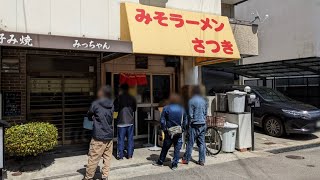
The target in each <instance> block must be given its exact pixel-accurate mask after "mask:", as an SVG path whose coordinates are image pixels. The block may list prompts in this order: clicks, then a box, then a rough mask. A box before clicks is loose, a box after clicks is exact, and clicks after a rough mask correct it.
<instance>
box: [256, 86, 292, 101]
mask: <svg viewBox="0 0 320 180" xmlns="http://www.w3.org/2000/svg"><path fill="white" fill-rule="evenodd" d="M255 91H256V92H258V93H259V94H260V96H261V97H262V98H263V99H264V100H266V101H293V100H292V99H291V98H289V97H287V96H285V95H283V94H282V93H280V92H279V91H277V90H274V89H270V88H257V89H255Z"/></svg>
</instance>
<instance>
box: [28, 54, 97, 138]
mask: <svg viewBox="0 0 320 180" xmlns="http://www.w3.org/2000/svg"><path fill="white" fill-rule="evenodd" d="M45 64H46V65H45ZM95 64H96V60H95V59H78V58H77V59H75V58H65V57H38V56H30V57H28V80H27V83H28V87H27V89H28V101H27V102H28V108H27V110H28V120H29V121H40V122H49V123H51V124H54V125H55V126H56V127H57V128H58V132H59V143H60V144H77V143H87V142H88V141H89V138H90V132H89V131H86V130H85V129H83V127H82V126H83V117H84V116H85V115H86V113H87V111H88V108H89V107H90V104H91V102H92V101H93V100H94V99H95V92H96V73H94V72H95V70H94V69H95ZM39 65H43V66H39ZM39 67H41V68H39ZM68 67H69V68H68ZM72 67H73V68H72ZM74 67H77V68H74ZM62 68H63V69H62ZM89 69H90V70H89Z"/></svg>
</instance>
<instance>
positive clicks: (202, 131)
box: [183, 125, 207, 163]
mask: <svg viewBox="0 0 320 180" xmlns="http://www.w3.org/2000/svg"><path fill="white" fill-rule="evenodd" d="M206 129H207V126H206V125H191V126H190V128H189V140H188V143H187V149H186V152H185V154H184V156H183V159H184V160H186V161H187V162H189V161H190V160H191V154H192V150H193V145H194V142H195V141H196V142H197V146H198V148H199V162H201V163H205V160H206V143H205V135H206Z"/></svg>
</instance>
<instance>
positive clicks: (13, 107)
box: [2, 92, 21, 116]
mask: <svg viewBox="0 0 320 180" xmlns="http://www.w3.org/2000/svg"><path fill="white" fill-rule="evenodd" d="M2 97H3V101H2V102H3V115H4V116H20V115H21V92H3V96H2Z"/></svg>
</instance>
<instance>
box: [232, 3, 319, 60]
mask: <svg viewBox="0 0 320 180" xmlns="http://www.w3.org/2000/svg"><path fill="white" fill-rule="evenodd" d="M256 12H258V13H259V14H260V17H261V19H262V20H263V19H264V18H265V15H267V14H268V15H269V18H268V19H267V20H265V21H264V22H263V23H259V30H258V36H259V56H256V57H251V58H246V59H244V60H243V63H244V64H251V63H259V62H267V61H277V60H286V59H297V58H303V57H314V56H319V47H320V45H319V42H320V24H319V23H318V22H319V20H318V18H319V15H320V1H319V0H306V1H302V0H281V1H279V0H250V1H247V2H245V3H243V4H240V5H237V6H236V8H235V17H236V18H237V19H245V20H254V17H255V16H256ZM256 22H257V23H258V22H259V21H256Z"/></svg>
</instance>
